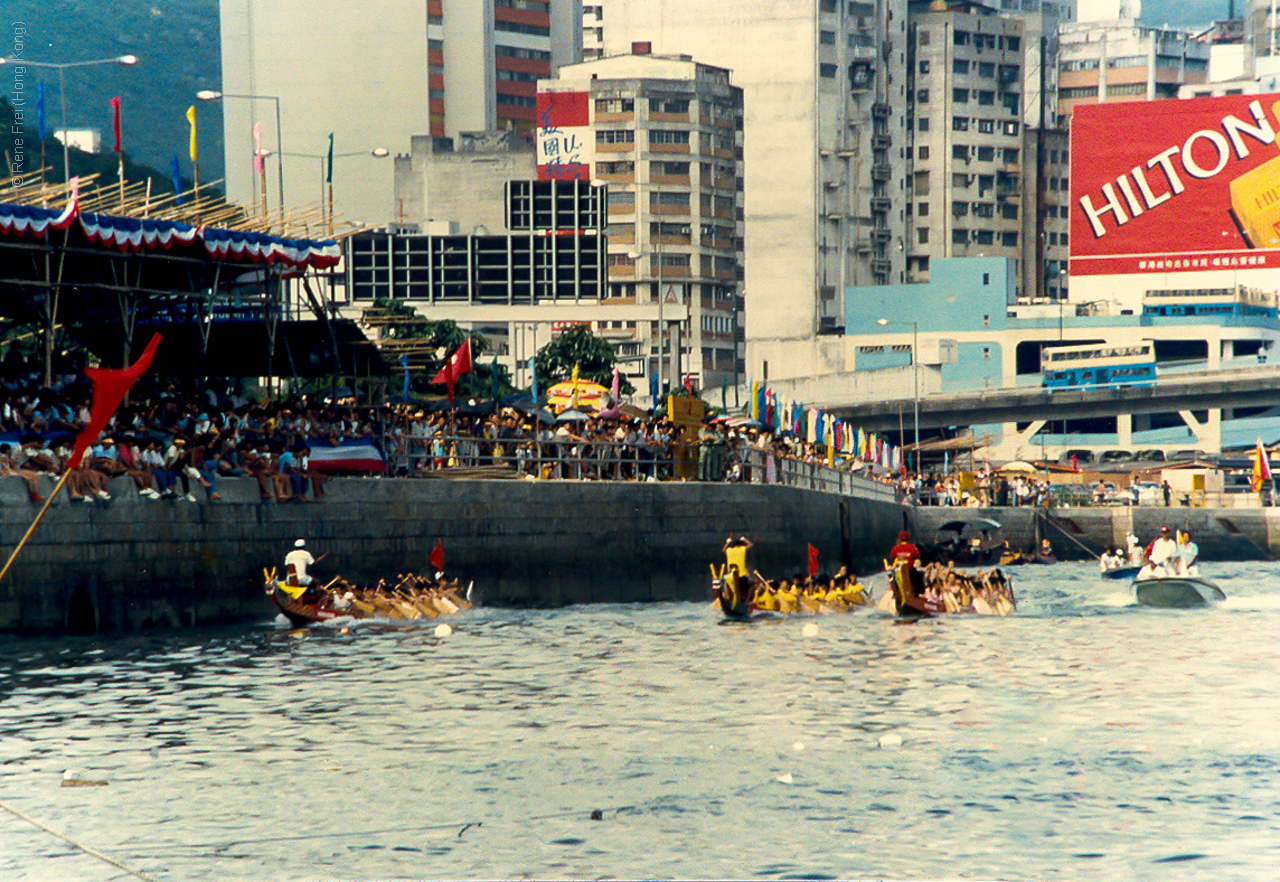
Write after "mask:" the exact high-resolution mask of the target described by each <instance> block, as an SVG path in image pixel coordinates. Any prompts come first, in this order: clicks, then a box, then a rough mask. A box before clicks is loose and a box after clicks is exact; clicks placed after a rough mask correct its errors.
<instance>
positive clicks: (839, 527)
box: [0, 478, 905, 633]
mask: <svg viewBox="0 0 1280 882" xmlns="http://www.w3.org/2000/svg"><path fill="white" fill-rule="evenodd" d="M51 488H52V482H49V483H48V485H47V487H46V490H48V489H51ZM109 489H110V491H111V493H112V495H113V498H112V499H111V500H110V501H107V502H92V503H89V502H85V503H78V504H71V503H69V502H67V501H66V499H65V495H60V496H59V498H58V499H56V500H55V502H54V504H53V505H52V506H51V508H50V510H49V512H48V513H47V514H46V516H45V518H44V520H43V521H42V522H41V524H40V526H39V527H38V528H37V530H36V532H35V533H34V535H33V537H32V539H31V540H30V541H29V542H28V544H27V546H26V547H25V548H24V549H23V551H22V553H21V554H20V555H19V557H18V559H17V561H16V562H15V564H14V565H13V568H12V569H11V570H10V571H9V573H8V574H7V575H6V576H5V579H4V581H3V582H0V631H7V632H19V633H35V632H52V633H58V632H63V631H66V630H67V628H68V621H69V616H70V615H71V613H70V611H71V610H72V609H73V608H74V609H76V610H78V612H79V614H81V615H83V612H84V610H85V609H86V608H88V609H89V610H90V611H91V614H92V624H93V629H94V630H98V631H119V630H129V629H135V628H147V627H167V626H194V625H212V624H226V623H234V622H248V621H263V620H269V619H270V618H272V617H273V616H274V612H273V609H272V607H271V606H270V603H269V601H268V600H267V599H266V597H265V595H264V593H263V590H262V585H263V569H264V567H265V568H270V567H278V568H281V569H283V559H284V555H285V554H286V553H287V552H288V551H290V550H291V549H292V547H293V543H294V540H296V539H299V538H303V539H306V540H307V544H308V547H309V549H310V550H311V551H312V553H313V554H315V555H316V556H319V555H320V554H322V553H327V554H328V556H327V557H326V558H325V559H324V560H323V561H322V562H321V563H320V564H319V565H318V566H317V567H316V568H315V573H316V575H317V577H319V578H322V579H328V578H331V577H333V576H335V575H338V574H342V575H344V576H347V577H348V578H351V579H353V580H356V581H367V582H374V581H376V580H377V579H379V578H390V577H392V576H394V575H395V574H397V573H405V572H410V571H412V572H427V571H428V570H429V569H430V564H429V562H428V556H429V554H430V552H431V549H432V548H433V547H434V546H435V543H436V541H437V540H441V541H442V542H443V546H444V555H445V568H446V570H447V571H448V572H449V573H450V574H451V575H456V576H457V577H458V578H460V579H461V580H462V582H463V584H467V583H468V582H472V581H474V583H475V590H476V593H477V595H478V596H479V598H480V600H481V602H482V603H484V604H486V605H496V606H524V607H554V606H562V605H566V604H574V603H629V602H648V601H661V600H701V599H704V598H708V597H709V579H710V572H709V569H708V566H709V564H711V563H717V564H718V563H720V562H722V561H723V559H724V558H723V555H722V554H721V551H720V549H721V547H722V546H723V544H724V541H725V539H726V538H727V536H729V535H730V534H733V535H740V534H742V535H746V536H748V537H750V538H751V540H752V542H753V543H754V545H755V547H754V548H753V549H752V551H751V554H750V555H749V557H748V561H749V562H750V563H751V565H752V566H753V567H754V568H757V569H759V570H760V572H761V573H763V574H765V575H766V576H768V577H770V578H776V577H778V576H781V575H783V574H784V573H792V572H795V571H801V570H804V569H805V568H806V566H807V562H808V557H807V548H808V546H809V545H810V544H812V545H813V546H814V547H816V548H817V549H818V551H819V557H820V561H821V568H822V569H824V570H827V571H829V572H834V571H835V570H836V569H838V568H839V566H840V565H841V564H843V563H849V564H850V565H851V566H852V567H853V569H854V570H855V571H856V572H861V573H867V572H871V571H874V570H879V569H880V560H881V558H882V556H883V554H884V550H885V549H886V548H887V547H888V546H889V545H890V544H892V539H893V537H894V536H895V535H896V533H897V531H898V530H899V529H901V528H902V527H903V526H904V524H905V519H904V510H903V509H902V508H901V507H900V506H896V505H892V504H890V503H886V502H883V501H878V500H864V499H855V498H847V497H838V496H833V495H828V494H823V493H817V492H814V491H808V490H801V489H797V488H792V487H782V486H760V485H745V484H699V483H675V482H669V483H644V484H641V483H607V482H569V481H564V482H541V481H538V482H534V481H486V480H468V481H449V480H417V479H342V480H334V481H331V482H329V483H328V484H327V488H326V489H327V491H328V495H327V498H326V499H325V501H323V502H319V503H317V502H306V503H275V502H269V503H263V502H261V501H259V499H258V490H257V485H256V484H255V483H254V482H253V481H251V480H248V479H237V480H225V481H222V482H220V486H219V490H220V492H221V494H222V496H223V499H222V500H220V501H208V500H207V499H206V494H205V492H204V491H203V490H201V489H200V488H194V493H195V494H196V495H197V497H198V498H199V501H197V502H188V501H186V500H176V501H169V500H155V501H153V500H146V499H142V498H139V497H138V496H137V494H136V493H135V492H134V491H133V490H132V487H131V484H130V483H129V482H127V480H117V481H115V482H113V486H112V487H111V488H109ZM37 510H38V506H36V505H33V504H32V503H30V502H28V500H27V496H26V489H25V486H24V485H23V484H22V482H21V481H20V480H19V479H17V478H8V479H4V480H0V549H3V551H4V552H5V557H7V556H8V553H9V552H10V551H11V550H12V549H13V548H14V547H15V545H16V544H17V543H18V541H19V540H20V539H21V537H22V534H23V533H24V532H25V531H26V529H27V527H28V526H29V524H30V522H31V519H32V518H33V517H34V516H35V513H36V511H37Z"/></svg>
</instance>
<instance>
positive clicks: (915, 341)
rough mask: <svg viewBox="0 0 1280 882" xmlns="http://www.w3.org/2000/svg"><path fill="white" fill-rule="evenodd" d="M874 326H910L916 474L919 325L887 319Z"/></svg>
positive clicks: (918, 451) (918, 403)
mask: <svg viewBox="0 0 1280 882" xmlns="http://www.w3.org/2000/svg"><path fill="white" fill-rule="evenodd" d="M876 324H877V325H880V326H881V327H887V326H888V325H911V385H912V398H913V402H912V404H913V406H914V423H913V429H912V431H913V433H914V435H915V440H914V442H913V443H912V445H911V446H912V448H914V450H915V454H916V468H915V470H916V473H917V474H919V472H920V364H919V362H920V323H919V322H891V321H889V320H888V319H876Z"/></svg>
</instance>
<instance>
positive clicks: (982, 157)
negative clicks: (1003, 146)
mask: <svg viewBox="0 0 1280 882" xmlns="http://www.w3.org/2000/svg"><path fill="white" fill-rule="evenodd" d="M995 158H996V148H994V147H988V146H986V145H983V146H982V147H979V148H978V161H979V162H992V161H994V160H995Z"/></svg>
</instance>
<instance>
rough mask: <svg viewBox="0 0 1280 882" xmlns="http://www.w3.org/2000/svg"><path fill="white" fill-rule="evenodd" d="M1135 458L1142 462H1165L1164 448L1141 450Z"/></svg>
mask: <svg viewBox="0 0 1280 882" xmlns="http://www.w3.org/2000/svg"><path fill="white" fill-rule="evenodd" d="M1133 458H1134V459H1136V460H1140V461H1142V462H1164V451H1163V450H1139V451H1138V452H1137V453H1135V454H1134V455H1133Z"/></svg>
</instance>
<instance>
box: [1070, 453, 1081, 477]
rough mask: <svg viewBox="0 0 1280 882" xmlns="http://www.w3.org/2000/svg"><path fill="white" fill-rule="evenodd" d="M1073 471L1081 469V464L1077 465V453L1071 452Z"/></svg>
mask: <svg viewBox="0 0 1280 882" xmlns="http://www.w3.org/2000/svg"><path fill="white" fill-rule="evenodd" d="M1071 471H1073V472H1078V471H1080V466H1078V465H1076V455H1075V454H1074V453H1073V454H1071Z"/></svg>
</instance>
